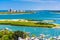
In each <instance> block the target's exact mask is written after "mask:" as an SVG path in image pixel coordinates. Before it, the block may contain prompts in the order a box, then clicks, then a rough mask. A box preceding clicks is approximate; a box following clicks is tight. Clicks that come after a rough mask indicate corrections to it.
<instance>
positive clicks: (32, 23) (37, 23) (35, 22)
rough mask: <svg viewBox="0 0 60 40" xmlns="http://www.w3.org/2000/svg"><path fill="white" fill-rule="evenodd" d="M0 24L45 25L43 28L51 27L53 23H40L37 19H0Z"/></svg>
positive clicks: (53, 25)
mask: <svg viewBox="0 0 60 40" xmlns="http://www.w3.org/2000/svg"><path fill="white" fill-rule="evenodd" d="M0 25H14V26H31V27H45V28H53V27H55V26H56V25H55V24H49V23H41V22H37V21H29V20H23V19H21V20H18V19H17V20H0Z"/></svg>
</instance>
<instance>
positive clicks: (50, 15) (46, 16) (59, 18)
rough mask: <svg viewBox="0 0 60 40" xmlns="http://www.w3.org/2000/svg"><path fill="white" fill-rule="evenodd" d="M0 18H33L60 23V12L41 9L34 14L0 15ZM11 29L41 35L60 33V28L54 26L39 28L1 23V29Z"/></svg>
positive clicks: (56, 34)
mask: <svg viewBox="0 0 60 40" xmlns="http://www.w3.org/2000/svg"><path fill="white" fill-rule="evenodd" d="M0 19H33V20H56V21H55V22H54V23H59V24H60V14H56V13H54V12H49V11H39V12H36V13H33V14H17V15H0ZM5 28H8V29H11V30H12V31H17V30H20V31H24V32H30V35H31V34H35V35H36V36H39V34H46V35H50V36H58V35H60V29H53V28H39V27H36V28H35V27H21V26H10V25H0V29H5Z"/></svg>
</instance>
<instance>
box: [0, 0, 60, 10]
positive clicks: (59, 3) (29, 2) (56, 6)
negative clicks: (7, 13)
mask: <svg viewBox="0 0 60 40" xmlns="http://www.w3.org/2000/svg"><path fill="white" fill-rule="evenodd" d="M10 8H11V9H16V10H19V9H20V10H60V0H0V10H8V9H10Z"/></svg>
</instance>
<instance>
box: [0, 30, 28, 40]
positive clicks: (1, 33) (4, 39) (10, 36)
mask: <svg viewBox="0 0 60 40" xmlns="http://www.w3.org/2000/svg"><path fill="white" fill-rule="evenodd" d="M26 36H28V34H27V33H25V32H22V31H14V32H13V31H9V30H6V29H5V30H0V40H17V39H18V37H21V38H26Z"/></svg>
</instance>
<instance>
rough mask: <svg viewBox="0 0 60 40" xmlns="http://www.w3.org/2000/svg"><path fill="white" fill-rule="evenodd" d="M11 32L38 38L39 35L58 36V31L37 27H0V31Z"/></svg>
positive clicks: (59, 32) (59, 31)
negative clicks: (21, 32) (23, 33)
mask: <svg viewBox="0 0 60 40" xmlns="http://www.w3.org/2000/svg"><path fill="white" fill-rule="evenodd" d="M7 28H8V30H11V31H19V30H20V31H24V32H28V33H30V35H32V34H35V35H36V36H39V35H40V34H45V35H49V36H58V35H60V29H53V28H39V27H24V26H10V25H0V30H2V29H7Z"/></svg>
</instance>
